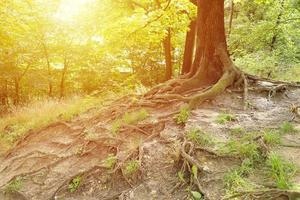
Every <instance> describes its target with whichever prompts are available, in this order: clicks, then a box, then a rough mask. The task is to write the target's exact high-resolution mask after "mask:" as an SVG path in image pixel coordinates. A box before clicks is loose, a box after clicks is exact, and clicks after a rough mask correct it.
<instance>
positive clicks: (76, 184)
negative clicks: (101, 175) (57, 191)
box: [68, 176, 81, 192]
mask: <svg viewBox="0 0 300 200" xmlns="http://www.w3.org/2000/svg"><path fill="white" fill-rule="evenodd" d="M80 184H81V177H80V176H76V177H75V178H73V179H72V181H71V182H70V183H69V187H68V188H69V191H70V192H75V191H76V190H77V189H78V188H79V186H80Z"/></svg>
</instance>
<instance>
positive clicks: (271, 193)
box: [225, 189, 300, 200]
mask: <svg viewBox="0 0 300 200" xmlns="http://www.w3.org/2000/svg"><path fill="white" fill-rule="evenodd" d="M236 198H239V199H257V200H265V199H298V198H300V192H297V191H289V190H280V189H263V190H254V191H244V192H240V193H238V194H236V195H233V196H231V197H228V198H225V199H226V200H229V199H236Z"/></svg>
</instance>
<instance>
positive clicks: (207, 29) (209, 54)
mask: <svg viewBox="0 0 300 200" xmlns="http://www.w3.org/2000/svg"><path fill="white" fill-rule="evenodd" d="M196 45H197V46H196V54H195V60H194V63H193V66H192V70H191V76H193V77H196V78H197V79H198V80H199V84H212V83H216V82H217V81H218V80H219V79H220V77H221V76H222V74H223V64H222V62H221V61H220V58H219V56H217V55H216V51H217V49H218V48H220V47H222V48H223V49H224V50H225V52H226V54H227V55H228V56H229V54H228V51H227V43H226V36H225V27H224V1H223V0H198V16H197V43H196Z"/></svg>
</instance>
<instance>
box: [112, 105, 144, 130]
mask: <svg viewBox="0 0 300 200" xmlns="http://www.w3.org/2000/svg"><path fill="white" fill-rule="evenodd" d="M148 117H149V113H148V112H147V110H145V109H141V110H138V111H135V112H131V113H125V114H124V115H123V116H122V117H121V118H120V119H116V120H115V121H114V122H113V123H112V124H111V133H112V134H113V135H114V136H116V135H117V134H118V132H119V130H120V128H121V126H122V125H123V124H129V125H133V124H137V123H139V122H140V121H143V120H145V119H146V118H148Z"/></svg>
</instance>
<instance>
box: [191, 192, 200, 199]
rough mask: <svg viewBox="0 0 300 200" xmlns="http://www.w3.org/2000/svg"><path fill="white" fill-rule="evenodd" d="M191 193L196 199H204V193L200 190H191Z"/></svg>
mask: <svg viewBox="0 0 300 200" xmlns="http://www.w3.org/2000/svg"><path fill="white" fill-rule="evenodd" d="M191 193H192V196H193V199H194V200H201V199H202V194H200V193H199V192H197V191H191Z"/></svg>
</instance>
